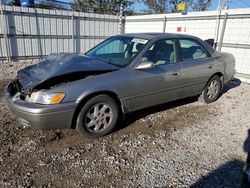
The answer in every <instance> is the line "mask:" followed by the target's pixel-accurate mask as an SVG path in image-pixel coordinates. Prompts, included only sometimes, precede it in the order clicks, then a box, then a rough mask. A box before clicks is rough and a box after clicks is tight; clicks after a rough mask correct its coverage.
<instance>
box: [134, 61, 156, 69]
mask: <svg viewBox="0 0 250 188" xmlns="http://www.w3.org/2000/svg"><path fill="white" fill-rule="evenodd" d="M152 68H154V63H153V62H151V61H142V62H141V63H140V64H139V65H138V66H137V67H136V68H135V70H146V69H152Z"/></svg>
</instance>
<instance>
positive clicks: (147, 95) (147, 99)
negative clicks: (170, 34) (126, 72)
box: [131, 39, 181, 110]
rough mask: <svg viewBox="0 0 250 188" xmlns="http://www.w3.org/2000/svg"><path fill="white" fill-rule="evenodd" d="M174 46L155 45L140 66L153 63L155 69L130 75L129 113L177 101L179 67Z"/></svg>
mask: <svg viewBox="0 0 250 188" xmlns="http://www.w3.org/2000/svg"><path fill="white" fill-rule="evenodd" d="M176 49H177V48H176V42H175V40H173V39H164V40H159V41H157V42H155V43H154V44H153V45H152V46H151V47H150V48H149V50H148V51H147V52H146V53H145V54H144V56H143V57H142V59H141V62H144V61H150V62H153V64H154V67H153V68H150V69H144V70H136V69H135V70H133V71H132V73H131V84H132V87H131V110H138V109H141V108H145V107H149V106H153V105H157V104H161V103H164V102H167V101H170V100H173V99H176V98H177V97H178V94H177V93H178V89H179V88H178V87H179V85H178V82H179V76H180V71H181V64H180V63H178V62H177V53H176Z"/></svg>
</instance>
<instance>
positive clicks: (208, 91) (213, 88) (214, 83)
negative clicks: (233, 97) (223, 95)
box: [199, 75, 222, 104]
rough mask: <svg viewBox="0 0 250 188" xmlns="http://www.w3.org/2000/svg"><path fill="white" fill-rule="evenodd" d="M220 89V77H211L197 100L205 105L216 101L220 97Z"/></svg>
mask: <svg viewBox="0 0 250 188" xmlns="http://www.w3.org/2000/svg"><path fill="white" fill-rule="evenodd" d="M221 88H222V83H221V80H220V77H219V76H217V75H215V76H213V77H212V78H211V79H210V80H209V81H208V83H207V85H206V87H205V88H204V89H203V91H202V93H201V95H200V97H199V100H200V101H201V102H204V103H207V104H208V103H211V102H214V101H216V100H217V99H218V97H219V95H220V91H221Z"/></svg>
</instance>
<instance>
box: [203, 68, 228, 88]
mask: <svg viewBox="0 0 250 188" xmlns="http://www.w3.org/2000/svg"><path fill="white" fill-rule="evenodd" d="M215 75H217V76H219V78H220V80H221V90H222V89H223V86H224V74H223V73H222V72H216V73H214V74H213V75H212V76H210V77H209V79H208V80H207V83H206V84H205V86H204V87H203V88H202V91H203V89H204V88H205V87H206V86H207V84H208V82H209V80H211V78H213V77H214V76H215ZM202 91H201V92H202Z"/></svg>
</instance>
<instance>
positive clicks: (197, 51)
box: [178, 38, 214, 97]
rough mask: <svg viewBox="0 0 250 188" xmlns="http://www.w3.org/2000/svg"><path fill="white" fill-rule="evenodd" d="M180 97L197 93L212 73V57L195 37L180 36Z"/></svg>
mask: <svg viewBox="0 0 250 188" xmlns="http://www.w3.org/2000/svg"><path fill="white" fill-rule="evenodd" d="M178 41H179V49H180V53H181V54H180V55H181V74H180V84H181V86H182V89H181V92H180V93H179V95H180V97H188V96H193V95H196V94H199V93H200V92H201V91H202V89H203V88H204V86H205V85H206V83H207V81H208V80H209V78H210V77H211V76H212V75H213V73H214V57H212V56H211V55H210V54H209V52H208V51H207V50H206V48H205V47H204V46H203V45H202V44H201V43H200V42H199V41H198V40H196V39H193V38H180V39H179V40H178Z"/></svg>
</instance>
